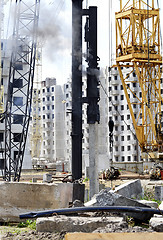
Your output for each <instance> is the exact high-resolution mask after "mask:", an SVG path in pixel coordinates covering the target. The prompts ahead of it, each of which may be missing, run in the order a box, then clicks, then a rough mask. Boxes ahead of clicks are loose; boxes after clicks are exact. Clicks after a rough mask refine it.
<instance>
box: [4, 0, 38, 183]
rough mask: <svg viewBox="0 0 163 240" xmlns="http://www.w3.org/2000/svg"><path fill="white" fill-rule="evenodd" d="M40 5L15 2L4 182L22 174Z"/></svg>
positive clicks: (35, 0) (6, 115)
mask: <svg viewBox="0 0 163 240" xmlns="http://www.w3.org/2000/svg"><path fill="white" fill-rule="evenodd" d="M27 2H28V3H27ZM39 6H40V0H33V1H30V2H29V1H23V0H17V1H16V4H15V23H14V30H13V50H12V55H11V61H10V69H9V81H8V96H7V102H6V112H5V166H4V179H5V180H6V181H11V179H12V180H13V181H19V179H20V174H21V168H22V163H23V157H24V151H25V145H26V140H27V133H28V126H29V120H30V113H31V101H32V90H33V78H34V69H35V57H36V42H37V26H38V18H39ZM17 124H19V125H17ZM16 126H17V128H16ZM18 127H19V129H18Z"/></svg>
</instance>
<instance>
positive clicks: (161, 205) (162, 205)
mask: <svg viewBox="0 0 163 240" xmlns="http://www.w3.org/2000/svg"><path fill="white" fill-rule="evenodd" d="M159 209H160V210H163V201H162V202H161V204H160V205H159Z"/></svg>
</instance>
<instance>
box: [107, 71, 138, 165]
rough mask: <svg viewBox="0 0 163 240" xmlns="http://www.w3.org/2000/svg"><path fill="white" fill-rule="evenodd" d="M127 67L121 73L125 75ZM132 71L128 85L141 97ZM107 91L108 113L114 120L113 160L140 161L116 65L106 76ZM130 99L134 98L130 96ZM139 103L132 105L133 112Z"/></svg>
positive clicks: (136, 109) (136, 111) (135, 111)
mask: <svg viewBox="0 0 163 240" xmlns="http://www.w3.org/2000/svg"><path fill="white" fill-rule="evenodd" d="M128 72H129V69H128V68H124V69H123V73H124V74H125V75H126V76H127V74H128ZM134 79H135V80H136V75H135V74H134V72H133V73H132V76H130V77H129V79H128V82H129V83H128V86H129V87H130V88H131V89H132V91H133V92H134V93H136V95H138V96H139V97H140V98H141V92H140V89H139V88H138V86H137V84H136V82H134ZM108 92H109V115H110V116H112V119H113V121H114V125H115V126H114V142H113V161H115V162H126V161H128V162H133V161H140V160H141V155H140V148H139V145H138V141H137V139H136V135H135V130H134V127H133V123H132V119H131V115H130V111H129V108H128V104H127V100H126V97H125V94H124V91H123V86H122V83H121V80H120V76H119V73H118V69H117V67H114V68H113V69H112V70H111V76H110V77H109V78H108ZM130 99H131V101H134V98H133V97H132V96H130ZM138 107H139V105H136V104H135V105H134V108H133V110H134V114H137V113H138V110H139V109H138Z"/></svg>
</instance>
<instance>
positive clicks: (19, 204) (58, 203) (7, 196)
mask: <svg viewBox="0 0 163 240" xmlns="http://www.w3.org/2000/svg"><path fill="white" fill-rule="evenodd" d="M0 196H1V197H0V221H1V222H3V221H10V222H19V221H20V219H19V214H22V213H25V212H29V211H43V210H46V209H55V208H66V207H69V202H73V199H72V196H73V184H71V183H59V184H46V183H44V184H43V183H16V182H10V183H9V182H1V183H0Z"/></svg>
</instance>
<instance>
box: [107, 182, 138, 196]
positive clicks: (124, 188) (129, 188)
mask: <svg viewBox="0 0 163 240" xmlns="http://www.w3.org/2000/svg"><path fill="white" fill-rule="evenodd" d="M110 191H111V192H112V193H117V194H120V195H122V196H124V197H127V198H140V197H142V186H141V181H140V179H136V180H133V181H129V182H127V183H124V184H122V185H120V186H118V187H116V188H115V190H110Z"/></svg>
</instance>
